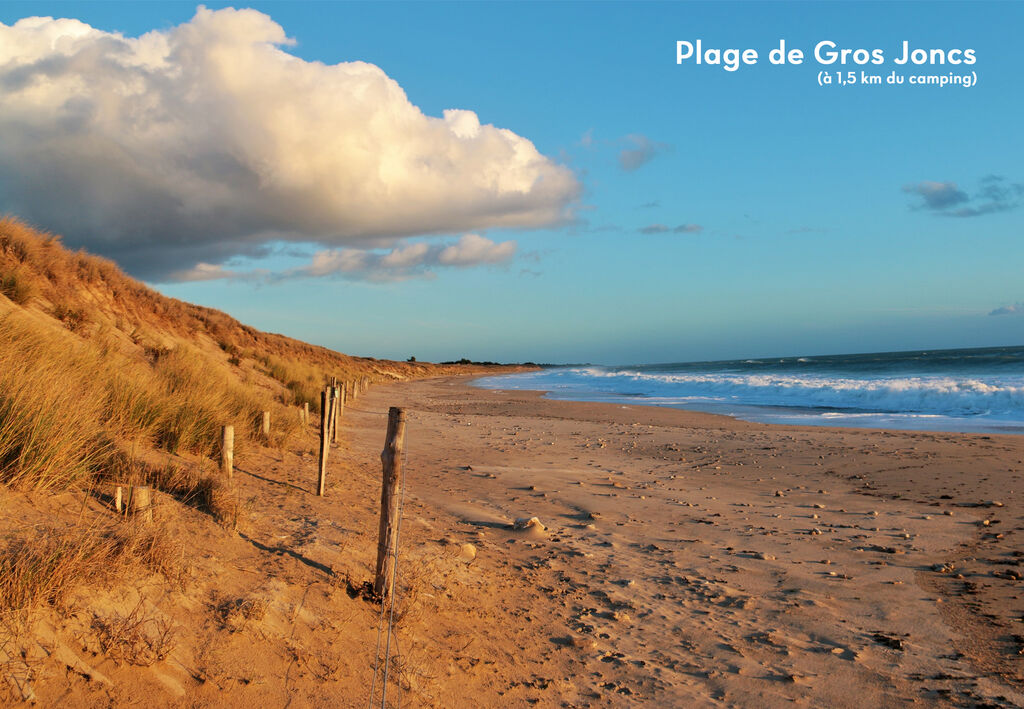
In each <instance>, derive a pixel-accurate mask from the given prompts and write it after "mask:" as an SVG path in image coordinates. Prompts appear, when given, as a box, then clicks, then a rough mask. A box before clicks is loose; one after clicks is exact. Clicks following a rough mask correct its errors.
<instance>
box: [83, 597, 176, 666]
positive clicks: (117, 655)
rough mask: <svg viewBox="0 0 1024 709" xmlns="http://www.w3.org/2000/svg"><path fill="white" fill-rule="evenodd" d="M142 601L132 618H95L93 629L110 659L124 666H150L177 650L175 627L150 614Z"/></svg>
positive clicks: (130, 615) (137, 605)
mask: <svg viewBox="0 0 1024 709" xmlns="http://www.w3.org/2000/svg"><path fill="white" fill-rule="evenodd" d="M143 605H144V600H140V601H139V602H138V604H136V606H135V608H133V609H132V610H131V611H130V612H129V613H128V615H121V614H120V613H117V612H114V613H113V614H112V615H110V616H107V617H101V616H96V617H95V618H93V623H92V627H93V630H95V631H96V636H97V638H98V639H99V641H100V647H101V648H102V650H103V652H104V653H105V654H106V655H107V657H109V658H111V659H112V660H114V662H117V663H120V664H129V665H138V666H140V667H149V666H150V665H154V664H156V663H157V662H160V661H161V660H165V659H167V656H168V655H170V654H171V651H172V650H174V640H175V637H174V635H175V628H174V624H173V623H171V621H170V620H168V619H166V618H161V617H160V616H159V615H158V614H157V613H155V612H152V611H149V612H147V611H146V610H145V609H144V607H143Z"/></svg>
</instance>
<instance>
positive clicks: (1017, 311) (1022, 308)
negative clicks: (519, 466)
mask: <svg viewBox="0 0 1024 709" xmlns="http://www.w3.org/2000/svg"><path fill="white" fill-rule="evenodd" d="M1022 314H1024V303H1020V302H1018V303H1011V304H1010V305H1004V306H1002V307H1000V308H996V309H995V310H993V311H992V312H990V313H989V315H1022Z"/></svg>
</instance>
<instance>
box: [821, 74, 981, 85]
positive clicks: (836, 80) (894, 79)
mask: <svg viewBox="0 0 1024 709" xmlns="http://www.w3.org/2000/svg"><path fill="white" fill-rule="evenodd" d="M908 85H909V86H935V87H938V88H946V87H949V86H957V87H963V88H965V89H969V88H972V87H974V86H977V85H978V72H976V71H972V72H970V73H969V74H956V73H954V72H947V73H945V74H901V73H899V72H896V71H890V72H889V73H888V74H873V73H870V72H867V71H824V70H822V71H819V72H818V86H908Z"/></svg>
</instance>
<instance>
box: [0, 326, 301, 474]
mask: <svg viewBox="0 0 1024 709" xmlns="http://www.w3.org/2000/svg"><path fill="white" fill-rule="evenodd" d="M264 410H270V411H271V412H272V414H271V415H272V418H273V419H274V420H275V422H276V425H275V426H273V427H272V431H273V434H272V440H271V443H273V444H276V445H279V446H280V445H285V444H286V443H287V441H288V440H289V438H290V437H291V436H292V435H294V433H295V432H297V431H298V429H299V423H298V417H297V415H296V414H295V411H294V409H291V410H289V409H286V408H285V407H282V406H280V405H278V404H275V403H273V402H272V401H270V400H269V397H267V396H266V395H262V396H261V395H258V394H256V393H254V392H253V391H251V390H249V389H246V388H244V387H242V386H241V385H240V384H238V383H237V382H235V381H232V380H231V379H230V378H229V376H228V375H227V374H226V373H224V372H222V371H219V370H218V369H216V368H213V367H210V366H208V364H204V361H203V356H202V354H201V353H199V352H198V351H196V350H195V349H193V348H190V347H188V346H187V345H181V346H179V347H178V348H176V349H174V350H171V351H168V352H165V353H163V354H161V355H159V356H158V357H156V358H154V361H153V362H152V363H146V362H140V361H137V360H133V359H131V358H129V357H127V356H125V355H123V354H121V353H119V352H117V351H114V350H105V351H103V350H98V349H97V348H95V347H90V346H89V344H88V343H84V342H82V341H81V340H79V339H78V338H77V337H76V336H75V335H74V334H73V333H70V332H67V331H64V330H54V329H47V328H40V327H39V326H38V324H36V323H35V322H33V320H32V318H30V317H29V316H27V315H25V314H22V313H19V312H11V313H8V314H6V315H3V316H0V482H5V483H7V484H9V485H12V486H16V487H22V488H33V489H37V490H40V489H49V488H54V489H63V488H67V487H72V486H75V485H79V484H82V483H84V482H87V481H88V479H89V478H90V477H91V476H92V475H94V474H96V473H97V472H99V471H100V470H103V469H105V468H108V467H109V466H110V464H111V456H112V455H113V454H114V453H115V451H116V447H115V446H114V445H113V441H114V440H117V439H132V440H137V441H140V442H142V443H143V444H144V445H155V446H158V447H160V448H163V449H164V450H167V451H169V452H172V453H173V452H190V453H197V454H200V455H205V456H211V457H212V456H214V455H215V454H217V451H218V446H219V441H220V429H221V426H222V425H224V424H226V423H233V424H234V425H235V430H236V431H237V432H238V433H239V434H240V436H239V442H240V443H242V444H243V445H244V441H245V438H247V437H248V438H249V439H252V438H254V437H255V435H256V431H257V421H258V419H259V416H260V414H261V412H262V411H264Z"/></svg>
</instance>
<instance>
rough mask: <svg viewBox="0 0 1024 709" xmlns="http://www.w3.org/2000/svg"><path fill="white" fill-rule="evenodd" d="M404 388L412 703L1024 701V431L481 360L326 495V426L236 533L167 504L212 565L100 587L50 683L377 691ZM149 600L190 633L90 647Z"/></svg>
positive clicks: (392, 389)
mask: <svg viewBox="0 0 1024 709" xmlns="http://www.w3.org/2000/svg"><path fill="white" fill-rule="evenodd" d="M388 406H403V407H405V408H406V409H407V411H408V417H409V423H408V432H407V445H406V456H407V461H406V474H407V482H406V492H405V505H404V515H403V523H402V529H401V554H402V556H401V559H400V565H399V569H398V578H399V581H398V587H399V599H400V602H399V605H398V611H397V618H396V619H395V623H394V627H395V633H394V636H393V643H394V644H395V646H397V647H398V650H399V657H400V661H399V662H397V663H395V664H393V665H392V666H391V667H390V679H389V694H388V697H387V703H388V704H389V705H395V706H397V705H398V702H399V701H401V704H403V705H405V706H438V707H452V706H489V707H490V706H527V705H535V706H551V707H558V706H566V707H570V706H612V705H614V706H626V705H648V706H769V707H774V706H789V705H792V704H796V705H801V706H812V707H817V706H830V707H878V706H901V705H910V704H922V705H928V706H1020V705H1022V704H1024V659H1022V656H1021V654H1020V653H1021V649H1022V647H1024V626H1022V625H1021V621H1022V611H1024V604H1022V603H1021V598H1020V588H1021V584H1020V580H1019V579H1020V576H1021V567H1020V563H1021V559H1022V557H1024V554H1022V552H1021V550H1020V545H1019V541H1018V540H1019V539H1020V533H1021V531H1022V530H1024V520H1022V519H1021V504H1020V503H1021V492H1022V489H1024V482H1022V479H1021V475H1022V473H1021V471H1022V469H1024V463H1022V459H1024V439H1021V438H1017V437H1009V436H1006V437H1000V436H988V435H966V434H943V433H914V432H885V431H870V430H850V429H832V428H790V427H772V426H765V425H755V424H749V423H745V422H741V421H736V420H732V419H729V418H725V417H717V416H711V415H706V414H696V413H690V412H686V411H679V410H669V409H658V408H650V407H641V406H620V405H611V404H590V403H572V402H559V401H549V400H545V399H543V398H541V396H540V395H539V394H538V393H536V392H512V393H509V392H502V391H484V390H480V389H476V388H473V387H471V386H469V385H468V380H467V379H465V378H446V379H434V380H426V381H419V382H412V383H401V384H394V385H382V386H376V387H373V388H372V389H371V390H370V391H369V392H368V393H367V394H366V395H365V396H363V397H362V398H360V399H359V400H358V401H357V402H355V403H354V404H352V405H351V406H350V407H349V408H348V409H347V410H346V414H345V417H344V419H343V425H342V429H341V445H340V446H339V448H338V449H337V450H336V451H335V452H333V453H332V456H334V458H333V461H332V464H331V468H330V469H331V473H330V479H329V487H328V494H327V495H326V496H325V497H324V498H316V497H315V496H313V495H311V494H310V492H311V488H312V483H313V477H314V473H313V471H314V467H315V462H314V461H315V456H314V455H313V453H312V451H313V445H314V437H313V431H312V429H311V430H310V431H309V432H308V434H307V435H306V436H304V437H303V439H302V440H301V441H299V443H298V444H297V445H296V446H294V450H289V451H284V452H280V451H273V450H270V449H256V450H252V451H250V452H248V453H247V454H246V455H245V456H243V457H242V459H241V460H240V461H239V463H238V470H239V473H238V474H236V479H238V480H239V485H240V493H239V494H240V495H241V496H242V498H243V499H244V500H246V506H247V509H248V510H249V519H248V521H247V522H246V524H244V525H241V526H240V527H239V531H238V532H237V533H233V532H229V531H226V530H222V529H221V528H219V527H216V526H215V525H212V524H210V523H209V522H208V521H206V520H204V519H203V515H201V514H200V513H199V512H194V513H190V514H185V515H182V514H181V513H180V512H177V511H175V512H174V516H173V518H170V519H168V518H167V517H166V515H165V516H161V514H160V513H159V512H160V510H159V509H158V515H157V516H158V521H159V520H162V523H164V524H168V525H170V526H171V528H172V529H177V530H178V531H179V532H181V533H182V534H187V535H188V539H190V540H191V541H190V542H189V549H188V551H187V556H188V557H189V559H190V560H191V564H192V566H191V569H190V578H189V580H188V581H187V582H184V583H183V584H182V585H181V586H180V587H179V588H170V587H168V584H167V583H166V582H164V581H162V580H157V579H155V578H154V579H151V580H150V582H148V583H140V584H139V585H138V587H137V588H131V589H116V588H115V589H114V590H111V591H107V592H102V593H99V592H97V591H96V590H94V589H93V590H88V592H85V591H83V592H82V594H80V597H79V601H80V603H81V604H82V608H83V611H82V612H81V613H78V614H74V615H72V616H70V617H68V618H66V619H64V620H62V621H59V622H57V623H56V624H55V626H54V627H53V628H52V632H50V634H49V635H44V637H49V638H50V641H49V644H48V643H47V642H45V641H44V642H42V643H41V644H40V646H39V648H40V650H39V651H38V652H35V653H34V654H33V653H29V655H28V658H27V659H28V661H29V662H36V663H39V664H38V666H37V667H36V673H35V675H34V676H35V677H37V678H38V679H37V685H36V686H35V694H36V696H37V697H38V698H39V699H40V700H41V701H43V702H44V704H50V705H52V704H53V703H68V702H71V703H73V704H76V705H83V706H89V705H104V703H105V702H109V700H110V698H111V697H114V696H119V697H122V698H123V697H126V696H135V697H142V696H150V697H155V698H157V699H158V700H159V701H158V703H159V704H166V705H172V706H214V705H216V706H256V705H259V706H268V707H270V706H281V707H286V706H288V707H301V706H353V707H358V706H364V705H366V703H367V700H368V699H369V697H370V685H371V683H372V681H373V677H374V662H373V658H374V647H375V641H376V638H377V628H378V623H379V621H380V616H379V606H377V605H375V604H373V603H371V602H368V601H367V600H364V599H363V598H362V597H361V595H360V593H359V588H360V586H361V585H362V584H364V583H365V582H367V581H368V580H370V579H371V578H372V568H373V567H372V565H373V562H374V555H375V550H376V547H375V541H376V531H377V526H376V525H377V514H378V510H379V494H380V492H379V490H380V462H379V455H380V449H381V446H382V443H383V437H384V417H383V415H382V414H383V412H386V410H387V407H388ZM6 494H7V495H8V496H14V495H15V493H6ZM54 499H55V501H56V502H55V503H54V504H56V505H58V506H60V505H63V508H66V510H74V511H77V510H78V509H79V508H80V506H81V505H82V504H83V503H82V500H81V499H80V498H77V497H75V495H73V494H70V493H68V494H64V495H60V496H57V497H56V498H54ZM88 504H95V502H93V501H89V502H88ZM6 509H13V506H9V507H6ZM37 509H38V508H37ZM167 509H168V510H169V509H171V508H170V506H168V507H167ZM39 512H40V514H42V513H43V512H45V510H39ZM186 512H187V510H186ZM190 515H191V516H190ZM533 517H536V518H537V520H539V523H540V524H539V525H537V524H533V525H529V526H527V527H526V528H525V529H522V530H515V529H514V528H513V525H514V523H515V521H516V520H517V519H530V518H533ZM4 521H5V522H7V523H9V522H10V521H11V520H4ZM29 521H30V520H24V522H29ZM133 607H135V608H144V609H146V613H150V614H152V616H153V617H160V618H165V619H167V620H168V622H170V623H175V624H177V628H178V629H177V636H176V642H175V647H174V650H173V652H172V653H171V655H170V657H169V658H168V659H167V660H166V661H164V662H161V663H158V664H156V665H153V666H152V667H149V668H138V667H132V666H130V665H123V664H118V663H116V662H114V661H112V660H111V659H110V658H109V656H107V655H103V654H99V653H97V652H95V651H93V652H90V647H89V643H90V642H93V643H94V642H95V641H90V640H87V639H86V640H83V638H87V637H88V636H89V632H88V630H87V629H88V627H89V624H90V622H92V623H93V627H95V623H96V620H95V619H96V618H103V617H104V616H105V614H107V615H109V614H111V613H114V612H115V611H117V612H121V613H128V611H130V610H131V609H132V608H133ZM253 608H258V609H259V612H252V610H253ZM84 609H89V611H88V612H86V611H85V610H84ZM90 619H92V620H91V621H90ZM91 649H92V650H96V648H91ZM44 650H45V651H46V652H45V653H44V652H43V651H44ZM392 654H393V655H394V654H395V651H394V648H393V649H392ZM380 656H383V649H382V650H381V655H380ZM64 667H66V668H67V669H63V668H64ZM375 696H376V697H377V703H378V705H379V702H380V683H379V681H378V684H377V686H376V689H375Z"/></svg>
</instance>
